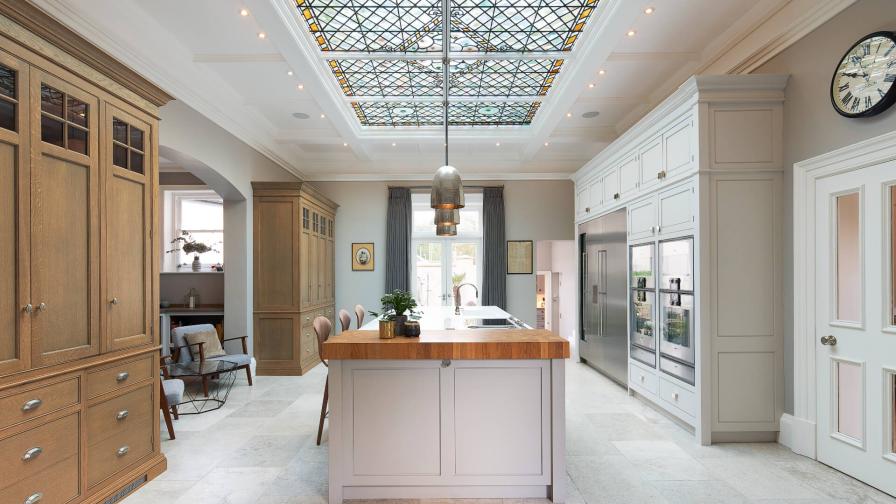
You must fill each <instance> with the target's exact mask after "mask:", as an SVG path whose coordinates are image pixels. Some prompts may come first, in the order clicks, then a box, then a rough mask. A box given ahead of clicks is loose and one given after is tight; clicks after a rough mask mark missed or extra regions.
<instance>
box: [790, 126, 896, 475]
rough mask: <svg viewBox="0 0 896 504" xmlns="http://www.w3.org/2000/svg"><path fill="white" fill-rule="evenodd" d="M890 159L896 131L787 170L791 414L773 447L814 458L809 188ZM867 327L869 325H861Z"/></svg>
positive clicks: (812, 220)
mask: <svg viewBox="0 0 896 504" xmlns="http://www.w3.org/2000/svg"><path fill="white" fill-rule="evenodd" d="M892 160H896V131H894V132H890V133H885V134H883V135H880V136H877V137H874V138H870V139H868V140H864V141H861V142H858V143H855V144H852V145H848V146H846V147H843V148H840V149H837V150H834V151H831V152H828V153H826V154H821V155H819V156H816V157H813V158H810V159H807V160H804V161H800V162H798V163H796V164H794V165H793V292H794V293H796V292H804V293H807V294H806V295H805V296H802V297H799V296H794V299H793V414H792V415H791V414H787V413H785V414H784V415H783V416H782V417H781V433H780V437H779V442H780V443H781V444H783V445H785V446H787V447H789V448H790V449H791V450H793V451H794V452H795V453H798V454H800V455H805V456H807V457H810V458H813V459H816V458H817V454H816V440H817V435H818V434H817V419H818V416H817V405H816V393H817V390H816V389H817V387H816V383H817V382H816V380H817V378H816V365H817V363H816V359H815V315H816V311H815V295H814V293H815V253H814V250H815V238H816V236H815V217H816V215H815V185H816V181H818V180H819V179H822V178H826V177H830V176H833V175H840V174H843V173H848V172H853V171H857V170H861V169H863V168H868V167H871V166H876V165H879V164H881V163H885V162H887V161H892ZM867 322H871V321H867Z"/></svg>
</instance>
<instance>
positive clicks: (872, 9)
mask: <svg viewBox="0 0 896 504" xmlns="http://www.w3.org/2000/svg"><path fill="white" fill-rule="evenodd" d="M894 29H896V9H894V3H893V1H892V0H859V1H858V2H856V4H854V5H853V6H851V7H849V8H847V9H846V10H844V11H843V12H841V13H840V14H839V15H837V16H836V17H834V18H832V19H831V20H830V21H828V22H827V23H825V24H823V25H822V26H820V27H819V28H817V29H816V30H815V31H813V32H812V33H810V34H809V35H807V36H806V37H804V38H803V39H801V40H799V41H798V42H797V43H795V44H794V45H792V46H791V47H789V48H787V49H786V50H785V51H783V52H782V53H781V54H779V55H777V56H776V57H775V58H773V59H772V60H770V61H769V62H767V63H766V64H765V65H763V66H762V67H760V68H759V69H758V70H757V71H756V73H780V74H790V81H789V82H788V84H787V90H786V93H785V94H786V101H785V102H784V161H785V166H786V167H788V168H787V169H786V172H785V195H786V196H785V199H786V202H785V211H786V212H787V215H788V216H789V217H788V219H787V221H786V224H785V229H784V240H785V271H784V275H785V292H784V299H785V303H786V305H785V306H784V313H785V314H786V317H787V319H786V325H785V327H786V328H787V332H786V333H785V348H784V363H785V380H786V381H785V385H784V386H785V399H784V410H785V411H786V412H788V413H792V412H793V332H792V331H793V298H794V296H795V295H802V294H803V293H795V292H794V291H793V217H792V216H793V201H792V194H793V170H792V168H793V164H794V163H796V162H798V161H802V160H804V159H808V158H811V157H814V156H817V155H819V154H823V153H825V152H829V151H832V150H835V149H837V148H839V147H843V146H846V145H850V144H853V143H856V142H859V141H861V140H866V139H868V138H871V137H875V136H877V135H881V134H883V133H887V132H890V131H893V130H894V129H896V107H893V108H891V109H889V110H888V111H886V112H884V113H883V114H880V115H878V116H876V117H872V118H868V119H847V118H845V117H842V116H840V115H839V114H837V113H836V112H835V111H834V109H833V107H832V106H831V100H830V95H829V92H828V87H829V86H830V83H831V76H832V75H833V72H834V69H835V68H836V66H837V64H838V62H839V60H840V57H841V56H843V54H844V53H845V52H846V50H847V49H849V47H850V46H852V44H853V43H855V42H856V41H857V40H859V38H861V37H863V36H864V35H867V34H868V33H871V32H875V31H879V30H894Z"/></svg>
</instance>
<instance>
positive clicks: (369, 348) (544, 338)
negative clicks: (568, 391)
mask: <svg viewBox="0 0 896 504" xmlns="http://www.w3.org/2000/svg"><path fill="white" fill-rule="evenodd" d="M321 353H322V354H323V358H324V359H328V360H330V359H332V360H368V359H371V360H381V359H387V360H437V359H456V360H507V359H566V358H569V341H567V340H566V339H564V338H561V337H559V336H557V335H556V334H554V333H552V332H550V331H546V330H543V329H429V330H427V329H424V330H423V331H422V333H421V334H420V337H418V338H407V337H397V338H393V339H380V337H379V332H378V331H363V330H361V331H359V330H354V331H345V332H343V333H341V334H338V335H335V336H331V337H330V338H329V339H328V340H327V341H326V342H325V343H324V344H323V349H322V352H321Z"/></svg>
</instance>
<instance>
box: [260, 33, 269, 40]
mask: <svg viewBox="0 0 896 504" xmlns="http://www.w3.org/2000/svg"><path fill="white" fill-rule="evenodd" d="M267 36H268V35H267V34H266V33H265V32H258V38H260V39H263V38H265V37H267Z"/></svg>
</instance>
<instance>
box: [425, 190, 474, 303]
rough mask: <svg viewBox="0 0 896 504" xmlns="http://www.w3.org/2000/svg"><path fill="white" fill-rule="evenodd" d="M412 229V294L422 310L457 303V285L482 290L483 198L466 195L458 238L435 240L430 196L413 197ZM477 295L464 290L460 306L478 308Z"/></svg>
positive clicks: (439, 238)
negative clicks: (470, 284)
mask: <svg viewBox="0 0 896 504" xmlns="http://www.w3.org/2000/svg"><path fill="white" fill-rule="evenodd" d="M411 201H412V205H413V214H414V215H413V229H412V231H411V235H412V248H413V250H412V253H413V254H414V259H413V260H412V261H411V290H412V292H413V294H414V297H415V298H416V299H417V302H418V303H419V304H420V305H421V306H448V305H452V304H453V303H454V298H453V290H452V287H453V286H454V285H458V284H462V283H472V284H474V285H475V286H476V287H477V288H481V287H482V194H469V193H468V194H467V195H466V206H465V207H464V208H462V209H461V210H460V224H458V226H457V236H445V237H442V236H436V227H435V225H434V224H433V218H434V214H433V209H432V208H430V207H429V193H419V194H417V193H415V194H413V195H411ZM475 294H476V291H475V290H474V289H471V288H464V289H461V304H462V305H468V304H479V300H478V299H476V295H475Z"/></svg>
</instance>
